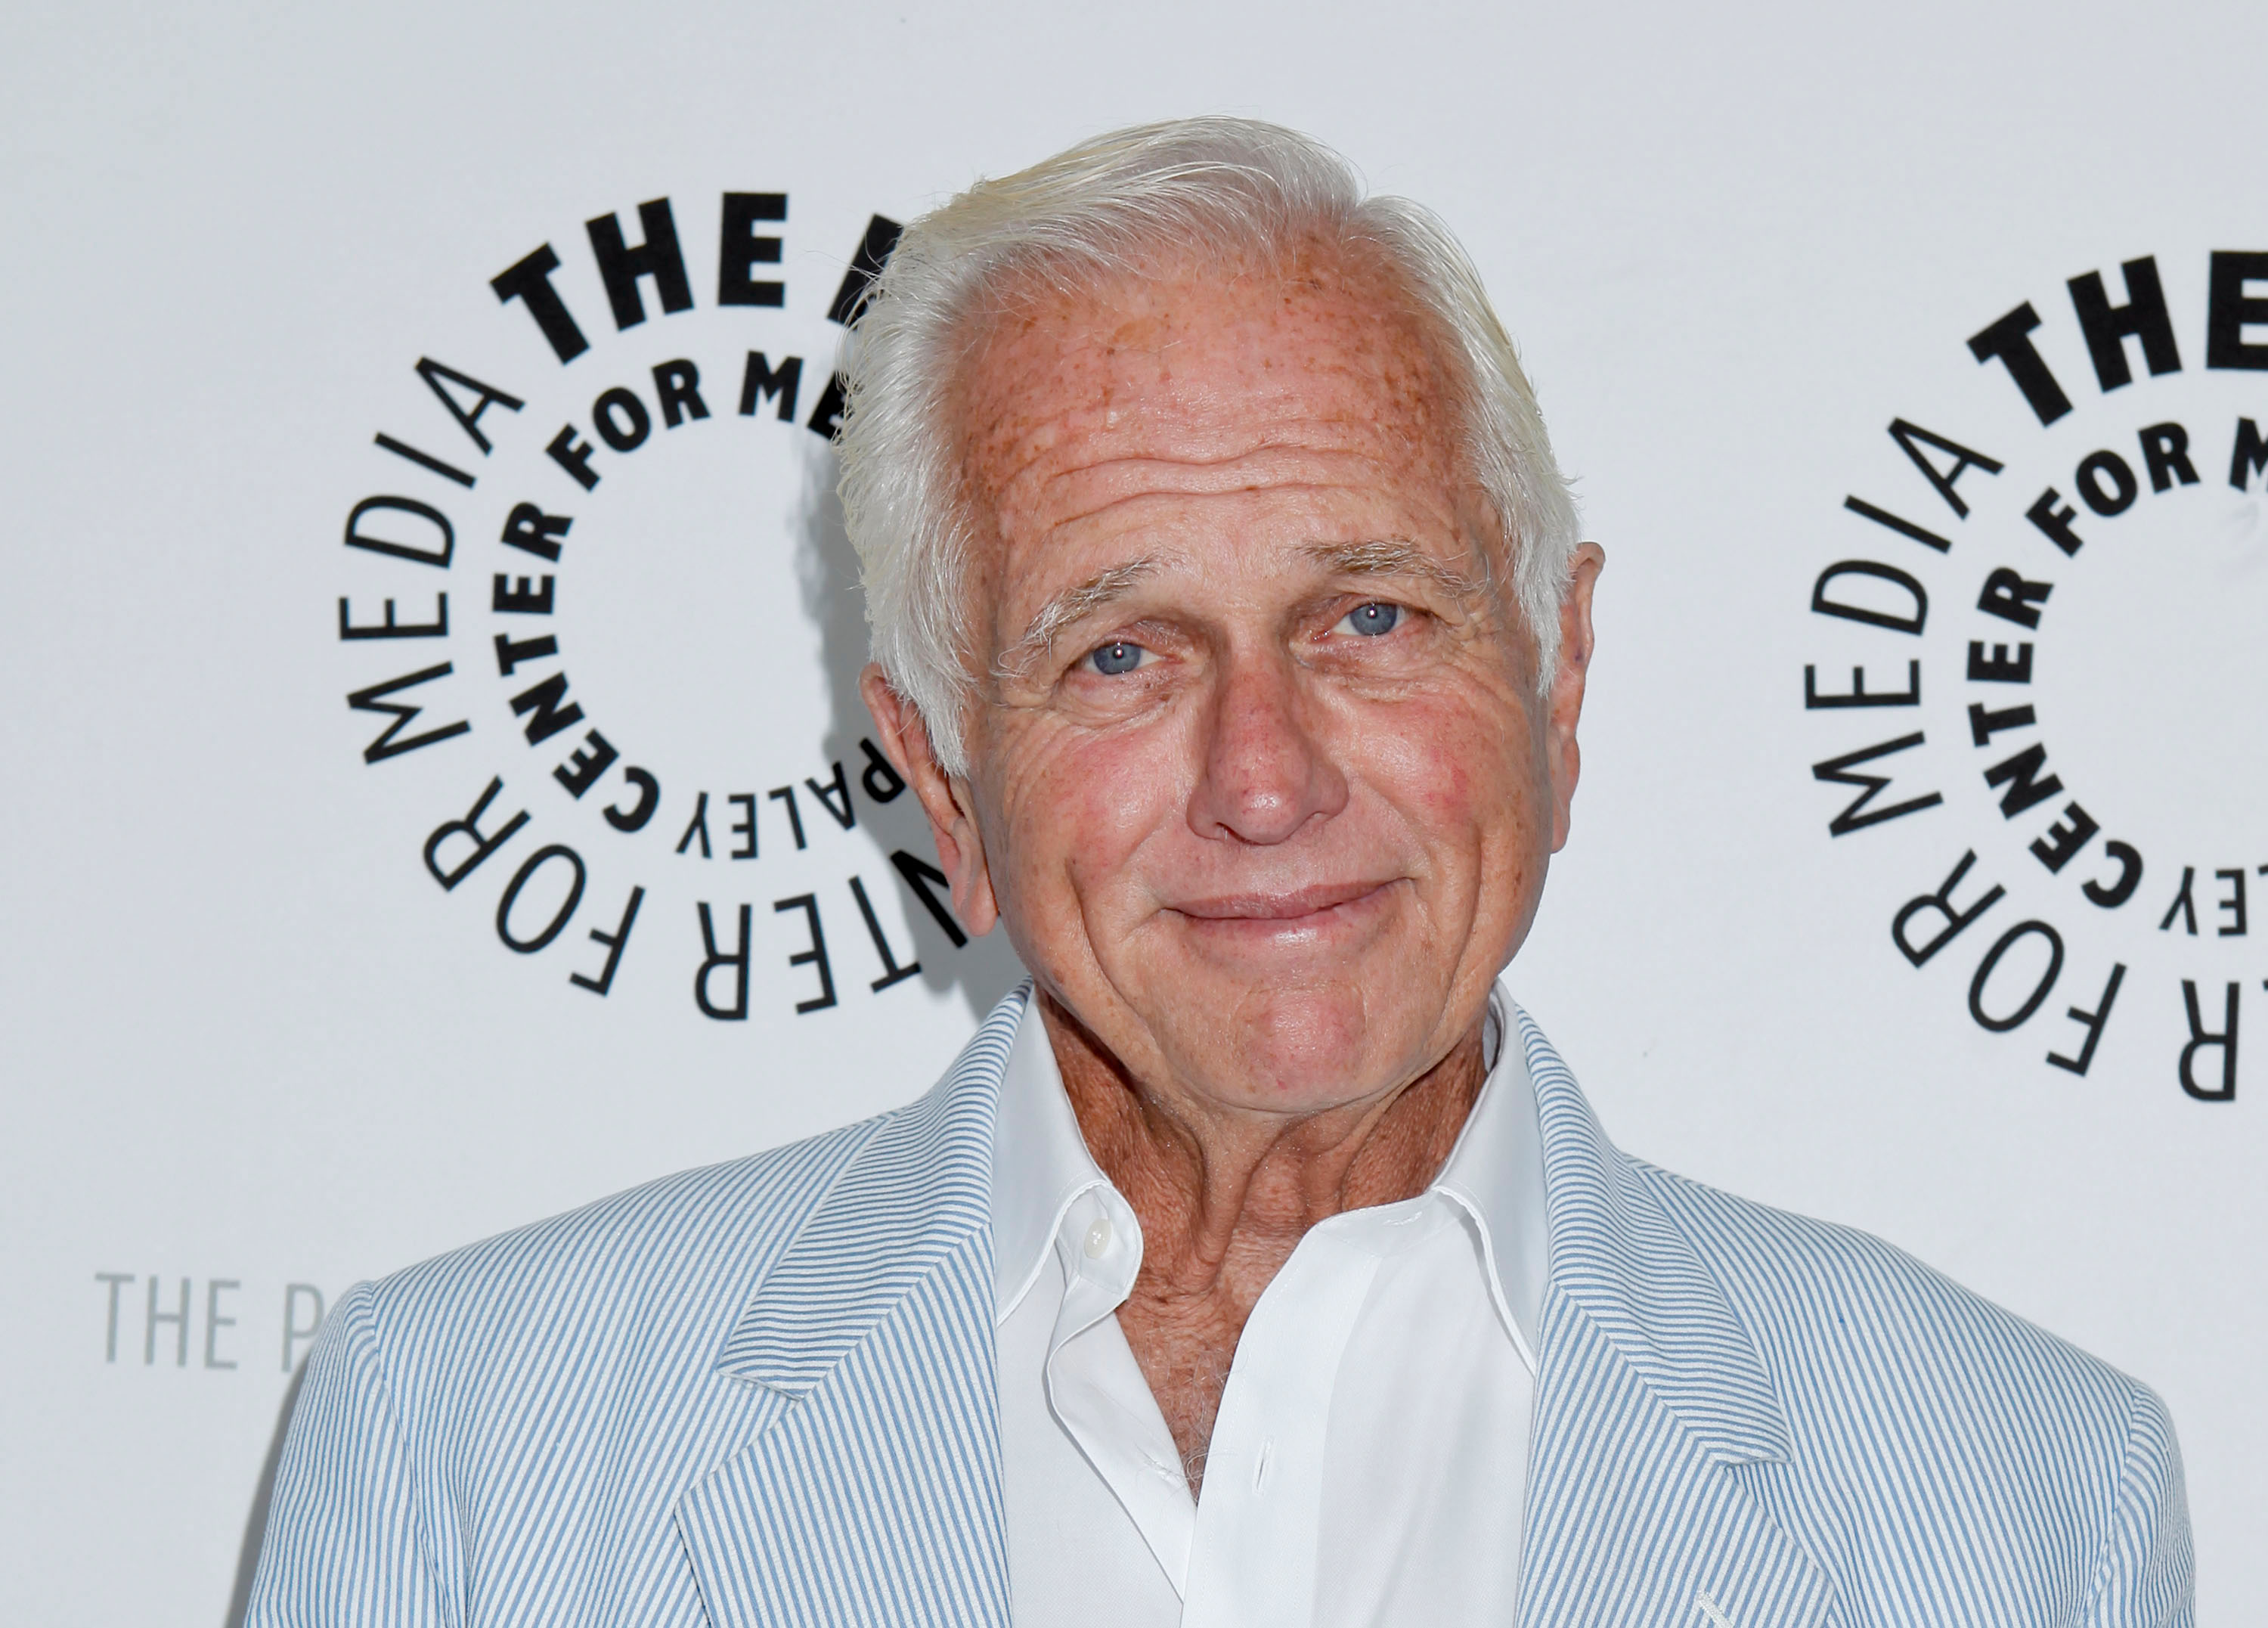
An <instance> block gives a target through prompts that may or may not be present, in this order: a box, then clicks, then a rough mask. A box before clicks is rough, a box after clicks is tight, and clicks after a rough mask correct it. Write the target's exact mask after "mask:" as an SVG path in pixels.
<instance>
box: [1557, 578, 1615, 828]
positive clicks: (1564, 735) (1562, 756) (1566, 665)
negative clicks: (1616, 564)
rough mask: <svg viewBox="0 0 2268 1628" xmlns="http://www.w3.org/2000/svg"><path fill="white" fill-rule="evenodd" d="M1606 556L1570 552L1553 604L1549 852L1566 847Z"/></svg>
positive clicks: (1579, 767)
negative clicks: (1561, 592)
mask: <svg viewBox="0 0 2268 1628" xmlns="http://www.w3.org/2000/svg"><path fill="white" fill-rule="evenodd" d="M1606 564H1607V551H1606V550H1605V549H1602V548H1601V547H1599V545H1598V544H1597V543H1595V542H1587V543H1584V544H1583V545H1582V546H1580V548H1578V549H1576V550H1575V557H1574V559H1573V561H1572V563H1571V569H1570V571H1569V573H1568V578H1567V592H1566V594H1565V597H1563V598H1562V599H1561V600H1560V601H1559V669H1558V671H1557V674H1554V675H1553V677H1552V680H1551V694H1550V697H1549V701H1548V714H1547V716H1546V718H1545V720H1544V727H1545V729H1546V730H1547V732H1548V733H1547V736H1546V740H1545V746H1544V750H1545V753H1546V757H1547V761H1548V763H1549V766H1550V771H1551V851H1552V852H1554V853H1557V852H1558V851H1559V850H1560V849H1561V848H1563V847H1565V845H1566V842H1567V832H1568V829H1569V823H1570V821H1571V820H1572V815H1573V808H1574V802H1575V782H1576V780H1577V779H1579V778H1580V777H1581V774H1582V770H1583V752H1582V748H1580V747H1579V746H1578V745H1576V743H1575V726H1576V725H1577V724H1578V723H1579V722H1580V720H1581V718H1582V716H1583V686H1584V684H1585V682H1586V681H1587V680H1588V679H1589V677H1590V674H1591V651H1592V648H1593V646H1594V645H1595V644H1596V642H1597V641H1596V640H1595V639H1594V637H1593V636H1592V632H1591V594H1592V592H1593V590H1594V589H1595V588H1596V587H1597V586H1598V585H1599V572H1600V571H1602V570H1604V569H1605V568H1606Z"/></svg>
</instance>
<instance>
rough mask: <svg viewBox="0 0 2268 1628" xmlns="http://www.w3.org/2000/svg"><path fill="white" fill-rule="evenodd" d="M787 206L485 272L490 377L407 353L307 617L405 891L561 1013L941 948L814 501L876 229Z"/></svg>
mask: <svg viewBox="0 0 2268 1628" xmlns="http://www.w3.org/2000/svg"><path fill="white" fill-rule="evenodd" d="M790 202H791V200H790V196H789V195H788V194H786V193H784V192H729V191H728V192H725V193H722V194H721V195H710V196H706V197H703V198H701V199H700V200H699V201H698V203H696V202H695V201H694V200H692V199H688V198H675V199H673V198H670V197H659V198H654V199H652V200H649V201H648V202H646V203H641V204H639V205H638V206H637V209H636V210H630V211H622V212H619V213H607V214H601V215H598V216H596V217H592V218H591V219H589V220H588V221H586V222H585V224H584V225H583V226H582V227H581V229H580V230H579V231H577V232H573V233H572V234H571V235H569V234H565V233H562V234H560V237H559V238H558V239H556V242H555V241H546V242H544V243H541V244H540V245H538V246H537V247H534V248H533V249H531V250H529V251H527V252H526V253H524V254H520V255H519V256H518V257H517V258H516V259H514V260H512V262H511V263H510V264H509V265H507V266H505V267H504V269H503V270H501V271H499V272H497V273H496V274H495V276H492V277H491V278H490V279H489V289H490V291H491V292H492V293H493V295H494V301H493V304H492V305H489V304H487V303H486V302H483V304H484V306H485V308H486V311H487V315H486V317H485V319H484V320H485V321H487V322H488V323H489V324H490V325H491V328H490V331H488V332H487V333H485V334H483V335H481V336H480V337H479V338H478V339H476V340H473V341H468V342H467V343H468V348H470V349H473V350H475V351H477V352H479V353H480V354H482V356H485V357H490V358H493V357H504V358H505V359H504V361H502V362H501V363H499V362H497V361H495V360H492V359H491V360H482V361H481V362H479V363H477V364H475V361H473V360H472V359H470V358H468V357H465V356H462V355H455V354H443V353H441V352H440V351H438V350H436V351H435V352H434V353H431V354H426V355H421V356H419V357H417V358H416V363H415V372H416V378H417V379H418V381H419V382H420V384H421V385H422V386H423V390H422V391H421V392H420V393H418V395H417V397H416V406H415V409H414V411H412V412H409V413H407V414H405V415H404V416H403V417H402V419H401V421H400V422H391V423H389V424H387V427H386V428H384V429H381V430H379V431H378V433H377V435H376V438H375V440H374V443H373V446H374V448H375V450H376V452H377V453H378V454H379V457H380V459H381V462H382V465H383V467H384V468H387V471H388V472H389V473H388V478H387V483H386V484H385V485H383V486H381V487H379V488H377V489H376V490H368V491H366V492H365V493H363V494H362V495H360V496H358V497H357V498H356V499H355V500H354V501H353V502H352V503H351V504H350V505H349V506H348V508H347V511H346V515H345V520H344V533H343V539H342V541H343V543H344V550H345V558H346V560H347V562H348V563H347V565H346V567H345V572H346V578H347V579H346V580H345V581H344V582H342V588H343V589H344V590H345V591H344V592H342V593H341V594H340V595H339V598H338V602H337V608H336V615H337V636H338V639H339V641H340V645H341V646H342V650H343V651H344V652H346V654H345V658H344V659H345V660H346V663H347V665H348V667H349V671H350V682H349V688H348V689H347V694H346V697H345V699H346V705H347V707H348V709H349V710H350V711H351V713H352V714H353V715H354V717H355V720H356V726H357V730H358V732H359V733H357V736H356V738H355V746H356V748H357V750H359V752H360V754H361V756H362V759H363V761H364V762H365V763H366V764H368V765H369V766H370V768H371V770H372V772H373V773H374V774H377V773H390V774H394V775H400V776H401V777H404V778H406V779H409V780H410V781H412V782H413V783H414V794H415V795H416V796H417V797H419V798H426V797H431V799H435V800H433V801H432V802H431V803H429V804H428V805H427V807H426V808H425V810H424V817H423V819H422V821H420V822H419V823H418V824H417V825H416V827H415V829H414V835H413V836H410V838H409V842H408V845H409V848H410V849H412V850H413V851H415V852H416V854H417V856H418V858H419V859H420V860H421V861H422V864H423V871H424V873H425V874H426V875H427V876H428V877H430V879H431V882H432V884H433V885H434V886H436V887H438V888H439V889H440V890H441V892H442V893H443V894H445V895H448V896H449V897H451V898H452V899H454V898H458V897H462V896H466V895H472V896H475V897H478V898H480V899H481V900H482V908H481V910H479V911H478V912H477V915H478V916H479V917H482V919H483V921H484V924H485V927H486V929H487V930H488V931H489V932H492V934H493V937H494V939H495V941H496V943H497V945H498V946H499V947H500V951H501V952H503V953H508V954H511V955H514V956H518V957H522V958H527V959H528V960H531V961H539V962H541V963H544V964H549V965H551V966H553V967H554V968H555V969H556V971H555V976H556V977H557V978H558V979H559V981H560V982H561V983H563V985H565V986H568V987H570V988H571V989H572V990H575V991H582V992H584V993H585V994H586V995H589V996H595V997H598V998H608V997H609V996H611V995H613V994H614V993H615V991H617V989H619V988H621V987H622V986H623V983H624V981H625V980H628V979H632V978H636V977H637V976H654V977H661V978H665V979H666V980H667V981H668V982H669V983H672V984H674V986H675V988H676V989H677V990H678V991H681V1009H682V1010H683V1011H685V1012H687V1013H695V1014H697V1015H698V1016H699V1017H700V1018H702V1019H705V1020H722V1021H733V1020H746V1019H747V1017H748V1016H749V1015H750V1013H751V1012H752V1011H755V1010H761V1009H762V1006H763V1004H764V1002H765V1001H766V999H767V998H768V997H769V998H770V999H771V1001H772V1004H774V1005H776V1006H777V1007H778V1008H779V1010H780V1011H781V1012H783V1013H786V1012H792V1013H795V1014H799V1015H806V1016H808V1015H812V1014H814V1013H827V1012H831V1011H839V1010H842V1009H843V1008H845V1007H851V1006H857V1005H858V1003H860V1002H863V1001H866V1000H871V999H875V998H887V996H888V994H889V993H890V991H893V990H895V989H897V988H899V987H901V986H902V985H903V984H905V983H907V982H908V981H909V980H912V979H915V978H917V977H919V976H921V975H922V974H923V972H924V963H927V964H928V965H929V967H930V968H931V969H932V976H936V975H937V973H938V972H939V971H940V970H941V969H939V968H938V965H937V963H938V962H939V960H940V958H950V957H952V956H954V954H957V953H958V952H959V951H960V950H961V948H962V947H964V946H965V945H966V944H967V942H968V939H967V936H966V934H965V933H964V932H963V931H962V930H961V925H960V924H959V923H958V922H956V921H955V920H954V916H953V912H952V910H951V907H950V904H949V902H948V900H947V896H946V885H945V878H944V876H943V875H942V874H941V873H940V872H939V870H938V868H937V866H935V865H934V863H932V859H931V858H929V857H927V856H929V854H930V853H931V850H930V847H929V843H928V839H927V836H926V827H925V825H924V821H923V820H922V818H921V815H920V813H919V810H918V808H917V807H916V805H915V800H914V799H913V798H911V797H910V796H909V795H907V792H906V786H905V784H904V782H903V781H902V779H901V778H900V777H899V776H898V775H897V773H896V772H895V770H893V769H892V768H891V767H890V765H889V763H888V762H887V760H886V759H885V758H884V756H883V755H882V753H881V752H880V749H879V748H877V746H876V745H875V743H874V741H873V739H872V737H871V734H870V733H867V726H866V724H865V711H864V708H863V705H862V704H861V703H860V702H859V700H858V694H857V689H856V681H857V674H858V670H859V667H861V665H862V664H863V662H864V660H865V625H864V621H863V616H862V613H861V608H860V605H859V602H858V595H857V593H856V569H857V568H856V564H855V562H854V561H853V560H852V558H851V551H850V549H849V546H848V544H847V541H845V539H844V537H843V528H842V524H841V517H840V514H839V512H838V510H837V508H836V499H835V492H834V487H835V456H834V452H833V448H832V438H833V435H834V432H835V431H836V427H837V425H838V424H839V422H840V419H841V416H842V412H843V384H842V380H841V378H840V377H839V375H838V374H837V373H836V371H835V367H834V357H835V353H836V349H837V345H838V343H839V341H840V338H841V336H842V335H843V332H844V331H845V330H846V328H847V327H848V325H849V324H850V323H851V322H852V321H853V320H856V318H857V316H858V312H859V309H860V307H861V306H862V304H863V302H864V300H865V298H866V295H867V293H868V291H869V289H870V287H871V285H872V284H873V279H874V277H875V276H876V275H877V273H878V272H879V271H880V269H881V267H882V265H883V263H884V262H885V261H886V260H887V257H888V255H889V253H890V251H891V249H892V247H894V246H895V243H896V240H897V235H898V227H897V225H896V224H895V223H894V222H892V221H890V220H888V219H887V218H885V217H882V216H880V215H873V216H871V217H866V218H865V221H864V224H863V227H862V226H861V225H859V223H858V217H855V216H846V217H841V229H840V232H839V238H840V241H839V243H838V245H837V247H836V249H835V251H834V252H832V253H829V254H821V253H817V252H812V251H809V250H807V249H806V250H805V251H804V252H798V250H799V248H802V247H803V246H801V245H798V244H796V243H795V241H794V237H793V232H794V228H792V226H791V224H790V223H791V214H790ZM797 213H798V216H799V217H800V216H802V215H804V214H806V213H814V211H807V210H801V209H799V210H798V211H797ZM815 213H816V214H817V215H818V216H819V217H820V218H821V219H822V220H823V219H825V218H827V215H826V211H824V210H819V211H815ZM711 228H713V231H714V239H713V243H712V240H711V238H710V236H709V233H710V231H711ZM821 229H823V228H814V231H817V230H821ZM845 251H847V252H845ZM712 272H713V276H712V275H711V274H712ZM515 357H516V358H518V359H517V360H513V359H512V358H515ZM405 770H407V771H408V772H406V773H405ZM445 796H446V799H447V800H446V801H441V800H439V799H442V798H444V797H445ZM752 969H758V972H757V976H753V977H752Z"/></svg>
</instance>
